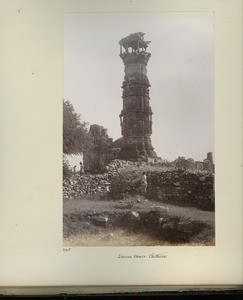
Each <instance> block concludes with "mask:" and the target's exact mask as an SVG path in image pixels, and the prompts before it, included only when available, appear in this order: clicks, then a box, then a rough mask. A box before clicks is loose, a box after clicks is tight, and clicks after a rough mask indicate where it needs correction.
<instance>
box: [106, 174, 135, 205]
mask: <svg viewBox="0 0 243 300" xmlns="http://www.w3.org/2000/svg"><path fill="white" fill-rule="evenodd" d="M140 193H141V174H140V172H138V171H136V170H122V171H120V172H119V173H117V174H116V175H115V176H114V177H112V178H111V184H110V193H109V196H110V197H111V198H112V199H122V198H124V197H125V196H127V195H135V194H140Z"/></svg>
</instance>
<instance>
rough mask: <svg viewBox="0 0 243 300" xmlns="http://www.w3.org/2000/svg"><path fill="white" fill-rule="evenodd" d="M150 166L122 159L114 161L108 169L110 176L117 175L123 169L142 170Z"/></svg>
mask: <svg viewBox="0 0 243 300" xmlns="http://www.w3.org/2000/svg"><path fill="white" fill-rule="evenodd" d="M146 165H148V164H147V163H146V162H133V161H126V160H120V159H114V160H113V161H111V162H110V164H109V165H108V166H107V167H106V169H107V172H108V174H110V175H111V176H112V175H116V174H117V173H118V172H120V171H121V170H123V169H127V168H134V169H135V168H141V167H145V166H146Z"/></svg>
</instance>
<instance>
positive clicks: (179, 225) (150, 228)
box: [63, 196, 214, 246]
mask: <svg viewBox="0 0 243 300" xmlns="http://www.w3.org/2000/svg"><path fill="white" fill-rule="evenodd" d="M63 209H64V245H65V246H89V245H90V246H105V245H108V246H156V245H182V244H185V245H188V244H190V245H213V244H214V212H208V211H202V210H199V209H196V208H186V207H178V206H174V205H161V203H160V202H154V201H149V200H148V199H145V198H144V197H141V196H135V197H131V198H128V199H123V200H119V201H107V200H105V199H103V200H101V199H99V198H97V197H96V198H92V199H91V198H86V199H85V198H84V199H72V200H65V201H64V208H63Z"/></svg>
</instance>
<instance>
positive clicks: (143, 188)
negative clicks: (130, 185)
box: [141, 172, 148, 195]
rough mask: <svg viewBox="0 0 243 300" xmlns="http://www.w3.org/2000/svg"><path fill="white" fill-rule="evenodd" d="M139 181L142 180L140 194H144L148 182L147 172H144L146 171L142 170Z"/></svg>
mask: <svg viewBox="0 0 243 300" xmlns="http://www.w3.org/2000/svg"><path fill="white" fill-rule="evenodd" d="M141 182H142V186H141V189H142V194H143V195H145V194H146V192H147V186H148V182H147V174H146V172H143V175H142V180H141Z"/></svg>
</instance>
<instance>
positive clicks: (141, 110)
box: [119, 32, 156, 161]
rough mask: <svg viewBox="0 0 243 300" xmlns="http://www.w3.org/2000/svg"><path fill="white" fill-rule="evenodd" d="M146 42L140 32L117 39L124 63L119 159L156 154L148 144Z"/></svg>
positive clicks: (149, 140) (135, 158)
mask: <svg viewBox="0 0 243 300" xmlns="http://www.w3.org/2000/svg"><path fill="white" fill-rule="evenodd" d="M149 43H150V42H148V41H145V40H144V33H142V32H138V33H134V34H130V35H129V36H127V37H125V38H123V39H121V40H120V41H119V44H120V57H121V59H122V61H123V63H124V65H125V77H124V81H123V85H122V89H123V93H122V98H123V109H122V111H121V114H120V124H121V133H122V136H123V137H122V138H121V139H119V140H120V142H119V143H120V146H121V151H120V158H121V159H127V160H135V161H136V160H138V159H143V160H146V159H147V158H149V157H156V153H155V152H154V148H153V147H152V144H151V134H152V110H151V107H150V103H149V102H150V98H149V87H150V84H149V81H148V78H147V63H148V61H149V58H150V56H151V54H150V53H149V52H147V51H146V50H147V47H148V44H149Z"/></svg>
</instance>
